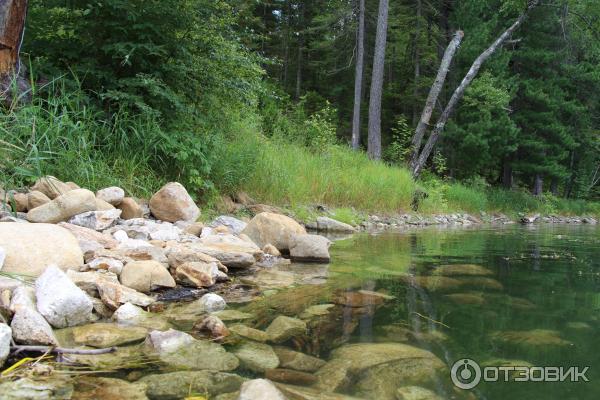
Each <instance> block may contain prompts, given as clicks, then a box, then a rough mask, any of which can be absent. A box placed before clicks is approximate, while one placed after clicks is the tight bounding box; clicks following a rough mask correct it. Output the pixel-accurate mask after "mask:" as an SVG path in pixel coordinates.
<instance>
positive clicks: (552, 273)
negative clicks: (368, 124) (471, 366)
mask: <svg viewBox="0 0 600 400" xmlns="http://www.w3.org/2000/svg"><path fill="white" fill-rule="evenodd" d="M332 257H333V263H332V264H331V265H330V267H329V274H330V276H331V277H330V281H335V280H340V281H344V280H348V281H349V282H350V283H349V284H348V290H352V291H355V290H357V289H360V288H362V289H365V290H370V291H380V292H385V293H386V294H388V295H391V296H393V297H394V298H393V299H391V300H388V301H387V302H385V304H384V305H383V306H381V307H379V308H377V309H376V310H375V311H374V312H373V313H367V314H366V315H363V316H362V317H361V318H359V320H358V323H357V326H356V328H355V329H354V330H353V331H352V332H351V333H350V334H349V335H348V337H347V338H344V339H343V340H347V341H348V342H363V343H364V342H388V341H390V340H392V341H393V340H397V341H399V342H405V343H409V344H411V345H415V346H418V347H421V348H425V349H427V350H430V351H432V352H433V353H434V354H436V355H437V356H438V357H439V358H440V359H441V360H443V361H444V362H445V363H446V364H447V366H448V367H451V366H452V364H453V363H454V362H455V361H456V360H459V359H462V358H469V359H473V360H474V361H476V362H478V363H479V364H482V365H488V366H494V365H499V366H501V365H504V366H507V365H512V366H556V367H571V366H578V367H580V370H583V368H584V367H589V369H588V370H587V372H586V374H585V375H586V377H587V378H588V379H589V382H578V383H571V382H552V383H549V382H542V383H540V382H515V381H513V380H509V382H507V383H503V382H482V383H481V384H479V385H478V386H477V387H476V388H474V389H473V390H471V391H469V392H468V393H469V394H468V395H467V396H470V398H473V396H475V397H476V398H481V399H507V398H514V399H561V400H565V399H598V398H600V351H599V349H600V335H599V333H600V290H599V289H600V230H599V229H598V228H595V227H589V226H526V227H521V226H508V227H502V228H492V227H490V228H483V229H481V228H478V229H461V230H451V229H436V228H432V229H420V230H415V231H412V232H404V233H383V234H379V235H367V234H363V235H357V236H355V237H353V238H351V239H347V240H342V241H338V242H337V243H336V244H335V246H334V247H333V248H332ZM464 264H467V265H475V266H479V267H483V268H485V269H486V270H487V271H485V270H480V269H479V268H476V267H469V266H467V267H464V266H463V265H464ZM451 266H454V267H451ZM488 271H489V272H488ZM407 274H408V275H409V277H408V278H407V277H406V275H407ZM466 274H471V275H466ZM350 277H351V278H350ZM406 331H409V332H411V333H410V334H408V335H405V332H406ZM326 352H327V349H326V350H325V353H326ZM320 355H321V356H322V357H324V358H327V354H320ZM490 376H491V375H490ZM500 376H502V377H503V375H500ZM520 376H523V375H520ZM513 377H514V376H513ZM445 378H446V381H444V379H445ZM357 379H360V378H357ZM440 380H441V381H440V382H437V383H436V385H431V384H430V385H429V387H430V388H431V389H433V390H434V391H435V392H437V393H438V394H439V395H441V396H442V397H447V398H448V397H455V396H458V397H462V396H464V395H465V394H466V392H464V391H458V390H454V389H453V388H452V384H451V383H450V374H449V373H448V374H447V376H446V377H444V376H442V377H441V378H440ZM353 383H356V382H353ZM388 383H389V384H390V385H392V386H393V385H396V386H403V382H388ZM345 391H346V393H347V394H349V395H365V393H364V390H363V391H360V390H356V389H353V388H352V385H350V386H349V388H347V389H345ZM466 398H468V397H466Z"/></svg>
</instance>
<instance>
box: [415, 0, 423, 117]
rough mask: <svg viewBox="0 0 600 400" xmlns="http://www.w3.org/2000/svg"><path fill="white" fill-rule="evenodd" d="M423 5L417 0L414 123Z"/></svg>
mask: <svg viewBox="0 0 600 400" xmlns="http://www.w3.org/2000/svg"><path fill="white" fill-rule="evenodd" d="M422 9H423V5H422V3H421V0H417V16H416V21H415V22H416V23H415V60H414V61H415V81H414V88H413V97H414V100H413V101H414V106H413V123H415V124H416V123H417V118H419V117H418V110H417V101H418V100H417V99H418V98H419V82H420V80H421V47H420V46H419V40H420V39H421V16H422V11H423V10H422Z"/></svg>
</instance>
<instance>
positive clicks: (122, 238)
mask: <svg viewBox="0 0 600 400" xmlns="http://www.w3.org/2000/svg"><path fill="white" fill-rule="evenodd" d="M113 237H114V238H115V239H116V240H117V241H118V242H119V246H118V248H119V249H137V248H140V247H153V246H152V245H151V244H150V243H148V242H146V241H144V240H141V239H130V238H129V236H127V233H126V232H125V231H123V230H118V231H116V232H115V233H113Z"/></svg>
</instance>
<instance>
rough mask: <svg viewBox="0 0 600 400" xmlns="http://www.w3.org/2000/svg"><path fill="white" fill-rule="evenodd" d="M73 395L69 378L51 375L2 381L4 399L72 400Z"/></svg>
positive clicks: (1, 395)
mask: <svg viewBox="0 0 600 400" xmlns="http://www.w3.org/2000/svg"><path fill="white" fill-rule="evenodd" d="M72 396H73V384H72V383H71V381H70V379H69V378H63V377H57V376H54V375H52V376H49V377H37V378H36V379H35V380H34V379H30V378H19V379H17V380H16V381H10V380H6V381H4V382H2V383H0V398H1V399H3V400H23V399H36V400H37V399H49V400H50V399H51V400H70V399H71V398H72Z"/></svg>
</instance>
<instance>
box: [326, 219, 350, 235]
mask: <svg viewBox="0 0 600 400" xmlns="http://www.w3.org/2000/svg"><path fill="white" fill-rule="evenodd" d="M317 229H319V230H320V231H327V232H339V233H354V232H356V229H354V227H353V226H352V225H348V224H346V223H344V222H340V221H337V220H335V219H333V218H328V217H318V218H317Z"/></svg>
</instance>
